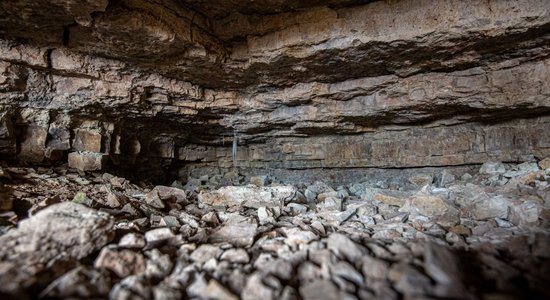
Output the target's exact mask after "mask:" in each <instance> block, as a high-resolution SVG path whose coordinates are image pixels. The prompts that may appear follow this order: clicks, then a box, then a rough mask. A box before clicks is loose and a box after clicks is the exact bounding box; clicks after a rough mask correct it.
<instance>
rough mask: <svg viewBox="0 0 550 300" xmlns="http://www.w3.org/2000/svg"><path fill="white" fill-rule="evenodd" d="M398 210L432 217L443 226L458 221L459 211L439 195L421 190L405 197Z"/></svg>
mask: <svg viewBox="0 0 550 300" xmlns="http://www.w3.org/2000/svg"><path fill="white" fill-rule="evenodd" d="M400 211H404V212H409V213H418V214H421V215H424V216H428V217H433V218H435V219H436V220H437V222H441V223H442V224H443V225H445V226H453V225H455V224H456V223H458V221H459V211H458V209H457V208H456V207H454V206H453V204H451V203H450V202H449V201H446V200H444V199H443V198H441V197H440V196H432V195H427V194H426V193H424V192H422V191H421V192H419V193H417V194H416V195H415V196H413V197H411V198H409V199H407V202H406V203H405V205H404V206H403V207H402V208H401V209H400Z"/></svg>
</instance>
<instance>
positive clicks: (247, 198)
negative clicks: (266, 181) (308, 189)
mask: <svg viewBox="0 0 550 300" xmlns="http://www.w3.org/2000/svg"><path fill="white" fill-rule="evenodd" d="M296 193H297V189H296V188H295V187H293V186H274V187H253V186H246V187H237V186H227V187H222V188H220V189H218V190H216V191H213V192H204V193H201V194H199V195H198V200H199V202H201V203H204V204H208V205H212V206H226V207H230V208H236V207H251V208H260V207H262V206H266V207H279V206H281V205H283V204H285V203H288V202H290V201H292V200H293V199H294V198H295V197H296Z"/></svg>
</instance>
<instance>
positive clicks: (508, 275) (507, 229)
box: [0, 158, 550, 299]
mask: <svg viewBox="0 0 550 300" xmlns="http://www.w3.org/2000/svg"><path fill="white" fill-rule="evenodd" d="M0 170H1V174H2V176H1V179H2V181H3V183H4V185H5V186H4V188H10V189H11V190H12V195H13V198H12V199H4V198H1V199H2V202H0V204H1V205H0V221H1V223H0V244H1V245H2V247H0V261H1V262H0V279H1V280H2V282H4V284H2V286H0V295H2V297H3V298H7V299H11V298H14V299H25V298H31V299H33V298H36V297H41V298H55V299H58V298H63V299H74V298H94V299H105V298H107V297H109V298H110V299H337V298H345V299H495V298H497V299H503V298H504V299H545V298H548V297H550V289H549V288H548V280H549V278H550V277H549V275H550V273H549V272H550V259H549V258H550V256H549V255H550V248H549V246H550V235H549V232H548V225H549V222H550V209H549V207H550V205H549V204H550V158H547V159H545V160H543V161H541V162H539V164H538V165H537V164H536V163H532V162H525V163H522V164H517V165H516V164H512V165H510V164H502V163H497V162H487V163H485V164H483V165H482V167H481V168H480V169H479V171H475V172H473V171H472V172H468V173H465V174H464V175H463V176H461V177H455V176H454V175H453V174H452V173H450V172H449V171H445V172H444V173H443V174H434V173H430V172H426V171H424V172H417V173H416V174H414V175H412V176H410V177H409V178H407V179H405V180H401V181H396V180H392V181H385V180H379V178H377V179H378V181H372V180H370V181H369V180H366V181H359V180H358V181H357V182H355V183H353V184H349V185H345V186H338V187H335V186H334V187H333V186H330V185H328V184H326V183H325V182H323V181H317V182H315V183H314V184H312V185H308V186H306V185H298V186H292V185H281V184H278V183H269V181H270V180H271V178H269V177H265V176H264V177H254V178H252V179H251V180H250V183H251V184H248V185H243V184H244V183H249V182H243V181H242V178H240V177H239V176H235V175H234V176H232V177H229V176H225V177H224V178H220V177H216V176H205V177H203V178H195V179H192V180H189V182H188V183H187V184H186V186H185V187H184V186H182V185H181V183H180V182H177V181H176V182H174V183H173V184H172V186H152V185H148V184H144V183H140V184H133V183H131V182H129V181H128V180H126V179H124V178H121V177H116V176H113V175H111V174H108V173H99V172H92V173H88V174H86V175H79V174H78V173H76V172H75V171H74V170H71V169H67V168H66V167H57V168H55V169H51V168H38V169H33V168H15V167H11V168H2V169H0ZM323 179H324V178H323ZM228 184H229V185H228ZM231 184H234V185H231ZM219 186H223V187H221V188H218V187H219ZM38 250H40V251H38Z"/></svg>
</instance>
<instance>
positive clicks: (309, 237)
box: [281, 228, 319, 249]
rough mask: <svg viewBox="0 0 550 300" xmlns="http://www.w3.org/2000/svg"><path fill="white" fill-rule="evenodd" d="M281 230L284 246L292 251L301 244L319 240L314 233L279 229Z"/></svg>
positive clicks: (296, 229)
mask: <svg viewBox="0 0 550 300" xmlns="http://www.w3.org/2000/svg"><path fill="white" fill-rule="evenodd" d="M281 230H282V231H283V232H284V234H285V235H286V238H285V244H287V245H289V246H290V247H291V248H293V249H297V248H298V246H299V245H301V244H309V243H310V242H311V241H314V240H317V239H318V238H319V237H318V236H317V235H316V234H315V233H313V232H311V231H305V230H301V229H299V228H281Z"/></svg>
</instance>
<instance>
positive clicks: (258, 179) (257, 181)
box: [250, 175, 269, 187]
mask: <svg viewBox="0 0 550 300" xmlns="http://www.w3.org/2000/svg"><path fill="white" fill-rule="evenodd" d="M250 184H253V185H255V186H258V187H262V186H267V185H268V184H269V176H267V175H260V176H252V177H250Z"/></svg>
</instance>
